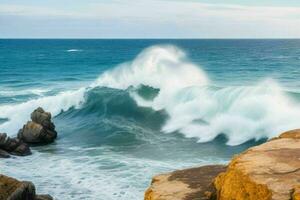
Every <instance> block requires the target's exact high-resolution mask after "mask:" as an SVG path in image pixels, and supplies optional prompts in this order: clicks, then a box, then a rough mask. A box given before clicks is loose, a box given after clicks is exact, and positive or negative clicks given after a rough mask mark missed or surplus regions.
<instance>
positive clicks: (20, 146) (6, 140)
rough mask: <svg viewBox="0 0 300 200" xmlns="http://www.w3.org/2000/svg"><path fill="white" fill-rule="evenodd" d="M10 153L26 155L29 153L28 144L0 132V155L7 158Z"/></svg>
mask: <svg viewBox="0 0 300 200" xmlns="http://www.w3.org/2000/svg"><path fill="white" fill-rule="evenodd" d="M10 154H12V155H18V156H26V155H30V154H31V151H30V148H29V146H28V145H27V144H25V143H24V142H23V141H21V140H19V139H18V138H10V137H8V136H7V134H6V133H0V157H2V158H9V157H10Z"/></svg>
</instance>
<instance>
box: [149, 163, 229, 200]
mask: <svg viewBox="0 0 300 200" xmlns="http://www.w3.org/2000/svg"><path fill="white" fill-rule="evenodd" d="M225 169H226V168H225V166H223V165H211V166H203V167H198V168H191V169H185V170H178V171H175V172H172V173H169V174H161V175H158V176H155V177H154V178H153V179H152V183H151V187H149V189H148V190H147V191H146V193H145V200H191V199H195V200H196V199H197V200H206V199H211V198H212V196H213V194H215V189H214V187H213V184H212V183H213V180H214V178H215V177H216V176H217V175H218V174H219V173H220V172H224V171H225Z"/></svg>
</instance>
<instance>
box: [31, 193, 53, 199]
mask: <svg viewBox="0 0 300 200" xmlns="http://www.w3.org/2000/svg"><path fill="white" fill-rule="evenodd" d="M35 200H53V198H52V197H51V196H50V195H49V194H43V195H36V197H35Z"/></svg>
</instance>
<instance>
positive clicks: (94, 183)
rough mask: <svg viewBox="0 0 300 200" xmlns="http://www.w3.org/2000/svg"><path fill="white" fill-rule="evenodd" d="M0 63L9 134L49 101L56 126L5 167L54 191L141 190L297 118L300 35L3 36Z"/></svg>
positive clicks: (88, 195)
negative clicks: (44, 142) (52, 136)
mask: <svg viewBox="0 0 300 200" xmlns="http://www.w3.org/2000/svg"><path fill="white" fill-rule="evenodd" d="M0 69H1V71H0V132H7V133H8V134H9V135H11V136H14V135H16V133H17V131H18V129H19V128H20V127H21V126H22V125H23V124H24V123H25V122H26V121H27V120H29V115H30V113H31V111H32V110H33V109H35V108H36V107H38V106H42V107H44V108H45V109H46V110H48V111H50V112H52V114H53V115H54V116H55V117H54V121H55V124H56V126H57V130H58V133H59V137H58V139H57V140H56V142H55V143H54V144H51V145H48V146H42V147H34V148H32V149H33V150H32V151H33V155H32V156H28V157H17V158H11V159H7V160H0V164H1V169H0V173H4V174H7V175H10V176H14V177H16V178H19V179H24V180H30V181H32V182H34V183H35V184H36V186H37V190H38V191H39V192H40V193H49V194H51V195H52V196H54V197H55V198H56V199H100V200H111V199H122V200H128V199H132V200H135V199H136V200H138V199H142V198H143V192H144V190H145V189H146V188H147V186H148V185H149V183H150V180H151V177H152V176H153V175H155V174H157V173H161V172H166V171H170V170H174V169H178V168H183V167H189V166H199V165H204V164H212V163H226V162H227V161H228V160H229V159H230V158H231V157H232V155H234V154H236V153H239V152H241V151H243V150H244V149H246V148H248V147H250V146H252V145H255V144H257V143H260V142H262V141H264V140H265V139H268V138H271V137H274V136H276V135H278V133H280V132H282V131H285V130H289V129H293V128H299V124H300V80H299V77H300V40H0Z"/></svg>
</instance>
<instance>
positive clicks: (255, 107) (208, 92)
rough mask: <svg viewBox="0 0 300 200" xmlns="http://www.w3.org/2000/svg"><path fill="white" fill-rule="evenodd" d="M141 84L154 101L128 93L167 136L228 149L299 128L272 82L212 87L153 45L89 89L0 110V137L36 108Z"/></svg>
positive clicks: (291, 105)
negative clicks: (158, 115)
mask: <svg viewBox="0 0 300 200" xmlns="http://www.w3.org/2000/svg"><path fill="white" fill-rule="evenodd" d="M140 85H145V86H150V87H152V88H157V89H159V93H158V95H157V96H156V97H155V98H154V99H153V100H145V99H143V97H141V96H140V95H139V94H138V93H135V92H131V96H132V97H133V98H134V99H135V101H136V102H137V104H138V105H139V106H147V107H151V108H153V109H154V110H165V111H166V112H167V113H168V115H169V119H168V121H167V122H166V124H165V125H164V126H163V127H162V130H163V131H164V132H166V133H171V132H175V131H178V132H180V133H182V134H184V135H185V136H186V137H194V138H198V141H199V142H207V141H211V140H213V139H214V138H215V137H217V136H218V135H220V134H225V135H226V136H227V138H228V144H229V145H238V144H241V143H244V142H246V141H248V140H250V139H255V140H258V139H261V138H271V137H273V136H276V135H277V134H279V133H280V132H282V131H286V130H289V129H293V128H299V124H300V105H299V104H298V103H295V102H292V100H291V99H290V98H289V97H288V96H287V94H285V93H284V92H283V90H282V88H281V87H280V86H279V85H278V84H277V83H276V82H275V81H273V80H267V81H263V82H261V83H259V84H257V85H255V86H240V87H226V88H215V87H212V86H211V83H210V80H209V78H208V77H207V75H206V74H205V72H203V71H202V70H201V68H200V67H199V66H196V65H195V64H193V63H191V62H189V61H188V59H187V57H186V55H185V54H184V52H182V51H181V50H180V49H178V48H176V47H173V46H154V47H151V48H148V49H146V50H144V51H143V52H142V53H141V54H140V55H138V56H137V58H136V59H134V60H133V61H132V62H129V63H124V64H122V65H120V66H117V67H116V68H114V69H112V70H108V71H106V72H104V73H103V74H102V75H100V77H99V78H98V79H97V80H96V81H94V82H93V83H92V84H91V85H90V87H87V88H81V89H79V90H77V91H67V92H64V93H61V94H59V95H56V96H49V97H41V98H39V99H36V100H31V101H28V102H25V103H21V104H17V105H3V106H0V118H4V119H8V121H6V122H4V123H3V124H0V132H8V133H9V134H15V133H16V131H17V129H18V128H19V127H21V126H22V124H23V123H25V122H26V120H27V119H28V116H29V114H30V112H31V111H32V110H33V109H35V108H36V107H38V106H42V107H44V108H45V109H46V110H48V111H50V112H52V113H53V115H54V116H55V115H57V114H59V113H60V112H61V111H62V110H63V111H65V110H68V109H69V108H71V107H72V106H75V107H78V106H79V105H80V104H81V103H82V102H83V101H84V94H85V93H86V92H87V91H88V90H89V89H88V88H94V87H99V86H100V87H101V86H105V87H111V88H116V89H122V90H125V89H128V88H130V87H135V88H138V87H139V86H140Z"/></svg>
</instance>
